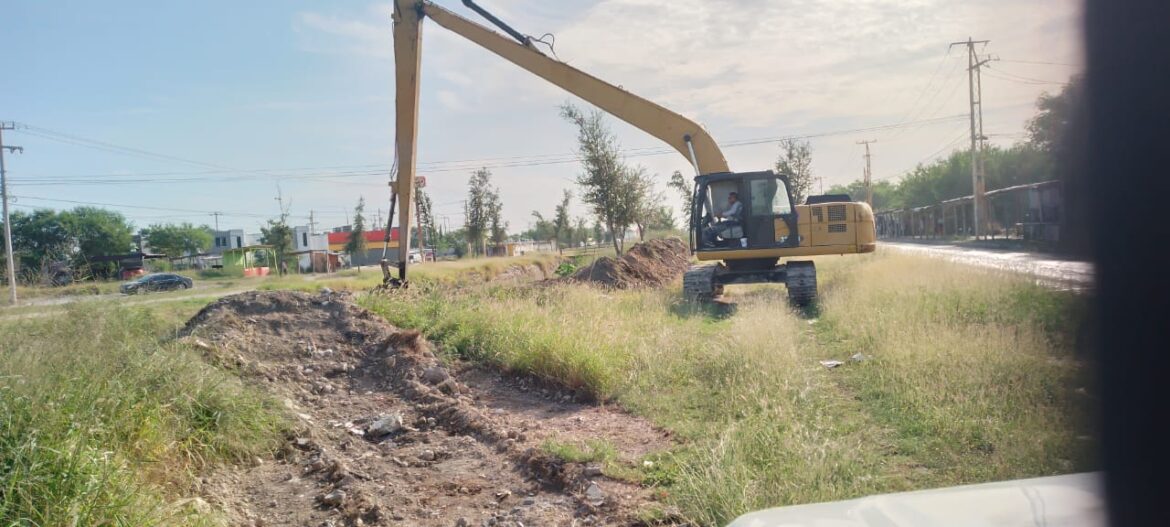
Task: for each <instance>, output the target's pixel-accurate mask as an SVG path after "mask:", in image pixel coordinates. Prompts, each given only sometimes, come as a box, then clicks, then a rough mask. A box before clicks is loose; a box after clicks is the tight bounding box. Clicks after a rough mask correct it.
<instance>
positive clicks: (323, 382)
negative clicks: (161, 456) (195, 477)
mask: <svg viewBox="0 0 1170 527" xmlns="http://www.w3.org/2000/svg"><path fill="white" fill-rule="evenodd" d="M183 338H184V339H186V340H187V341H188V342H189V343H190V344H191V345H192V346H193V347H195V348H197V349H199V350H201V351H202V352H203V353H204V355H205V356H206V357H207V358H208V359H209V360H211V361H213V362H216V363H219V364H223V365H225V366H226V367H230V368H234V369H236V370H237V371H239V372H240V373H241V375H243V376H244V377H245V378H247V379H249V380H251V381H254V382H255V384H257V385H259V386H260V387H262V388H264V389H266V390H268V391H269V392H271V393H272V394H273V395H274V396H275V397H276V398H277V399H278V400H279V399H283V401H284V405H285V406H286V407H287V408H288V409H289V411H290V413H291V414H292V415H293V416H294V417H293V418H294V419H296V420H297V424H296V426H295V433H294V434H293V436H292V437H290V438H288V441H287V443H286V444H285V446H284V447H283V448H282V449H281V451H280V452H278V453H277V455H275V456H274V457H273V458H271V459H257V460H255V462H254V463H253V464H250V466H235V467H225V468H222V469H219V470H217V471H216V472H214V473H211V474H209V475H207V476H205V477H203V478H201V479H200V484H199V486H198V488H197V489H196V491H197V492H198V494H199V496H197V497H195V499H202V500H205V501H207V502H209V503H210V504H211V505H212V506H215V507H218V508H220V509H222V510H223V511H224V513H225V515H226V516H227V518H228V521H229V524H230V525H251V526H260V525H264V526H274V525H297V526H302V525H308V526H334V527H340V526H356V525H434V526H445V527H450V526H453V525H454V526H458V525H465V526H483V525H497V526H519V525H526V526H534V525H636V524H638V520H637V518H638V513H639V511H641V510H643V509H644V508H646V507H647V506H650V505H651V502H652V495H651V491H650V490H649V489H646V488H643V487H640V486H638V485H636V484H634V483H631V482H628V481H624V480H619V479H613V478H610V477H608V476H607V475H606V474H604V469H602V468H601V467H599V466H597V465H589V464H580V463H571V462H566V461H564V460H561V459H558V458H555V457H552V456H550V455H548V454H546V453H544V452H543V451H542V450H541V449H540V448H539V447H540V445H541V444H542V443H544V442H545V441H548V440H556V441H558V442H563V443H573V444H584V443H585V441H586V440H600V441H604V442H606V443H608V444H610V445H613V447H614V448H615V449H616V450H617V451H618V452H619V463H623V464H628V465H632V466H637V465H640V463H641V460H642V458H643V457H645V456H646V455H648V454H650V453H652V452H655V451H659V450H662V449H665V448H668V447H669V446H670V439H669V437H668V436H667V434H665V433H664V432H662V431H660V430H657V429H655V428H654V427H653V426H651V425H650V424H649V423H648V422H646V421H644V420H642V419H638V418H636V417H633V416H630V415H629V414H626V413H623V412H620V411H618V410H615V409H613V408H612V407H609V408H603V407H596V406H591V405H584V404H578V403H576V402H574V400H573V395H572V394H566V393H559V392H558V391H557V390H551V389H548V388H542V387H541V386H540V385H538V384H535V383H531V382H529V381H527V380H524V379H518V378H512V377H504V376H501V375H500V374H499V373H498V372H492V371H485V370H481V369H476V368H472V367H466V368H462V369H450V368H448V367H445V366H444V365H443V364H442V363H440V361H438V359H437V358H436V357H435V355H434V353H433V352H432V349H431V346H430V344H429V343H428V342H427V341H426V340H425V339H423V338H421V337H420V335H419V334H418V333H417V332H414V331H403V330H399V329H397V328H394V327H393V326H390V325H388V324H386V323H385V322H384V321H383V320H382V319H380V318H379V317H377V316H376V315H374V314H372V313H370V312H368V311H366V310H364V309H362V308H360V307H357V306H355V305H354V304H352V303H351V302H350V299H349V297H348V296H347V295H345V294H333V293H322V294H318V295H309V294H307V293H299V292H287V291H272V292H248V293H242V294H238V295H234V296H229V297H225V298H222V299H220V300H218V301H216V302H215V303H213V304H211V305H209V306H207V307H206V308H204V309H203V310H202V311H200V312H199V313H198V314H197V315H195V317H193V318H192V319H191V320H190V321H189V322H188V323H187V326H186V327H185V328H184V330H183Z"/></svg>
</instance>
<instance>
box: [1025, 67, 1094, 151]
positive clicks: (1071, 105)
mask: <svg viewBox="0 0 1170 527" xmlns="http://www.w3.org/2000/svg"><path fill="white" fill-rule="evenodd" d="M1083 85H1084V82H1083V81H1082V79H1081V78H1080V77H1073V78H1072V80H1071V81H1069V83H1068V84H1066V85H1064V88H1062V89H1061V90H1060V93H1058V94H1056V95H1051V94H1049V93H1047V92H1045V93H1042V94H1040V97H1039V98H1038V99H1036V110H1037V113H1036V115H1035V116H1034V117H1032V119H1030V120H1029V121H1028V125H1027V128H1028V142H1029V143H1030V144H1031V145H1032V146H1034V147H1036V149H1037V150H1040V151H1041V152H1045V153H1047V154H1056V153H1057V151H1058V149H1059V148H1060V147H1061V145H1063V144H1065V143H1066V142H1067V139H1066V138H1067V136H1068V134H1069V133H1070V131H1071V130H1072V126H1071V125H1072V121H1073V116H1074V113H1075V112H1076V108H1077V107H1079V105H1080V104H1081V103H1082V102H1083V101H1084V86H1083Z"/></svg>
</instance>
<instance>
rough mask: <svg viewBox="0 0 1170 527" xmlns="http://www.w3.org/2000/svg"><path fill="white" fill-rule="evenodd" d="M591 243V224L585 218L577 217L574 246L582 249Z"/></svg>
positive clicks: (574, 229)
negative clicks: (587, 243)
mask: <svg viewBox="0 0 1170 527" xmlns="http://www.w3.org/2000/svg"><path fill="white" fill-rule="evenodd" d="M588 241H589V222H588V221H586V220H585V218H584V217H582V216H578V217H577V224H576V227H575V228H573V242H572V243H573V246H574V247H580V246H582V245H584V244H585V242H588Z"/></svg>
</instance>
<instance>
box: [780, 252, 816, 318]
mask: <svg viewBox="0 0 1170 527" xmlns="http://www.w3.org/2000/svg"><path fill="white" fill-rule="evenodd" d="M785 267H786V269H787V277H786V278H785V280H784V285H785V286H787V287H788V301H789V302H791V303H792V304H793V305H795V306H800V307H804V306H808V305H812V304H813V303H815V302H816V301H817V268H816V265H815V264H813V262H807V261H801V262H788V263H787V264H785Z"/></svg>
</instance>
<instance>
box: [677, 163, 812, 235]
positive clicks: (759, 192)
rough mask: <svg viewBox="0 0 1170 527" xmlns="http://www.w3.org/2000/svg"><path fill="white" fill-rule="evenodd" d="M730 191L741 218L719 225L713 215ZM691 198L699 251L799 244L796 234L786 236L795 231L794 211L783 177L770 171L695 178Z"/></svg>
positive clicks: (694, 229)
mask: <svg viewBox="0 0 1170 527" xmlns="http://www.w3.org/2000/svg"><path fill="white" fill-rule="evenodd" d="M732 192H735V193H736V195H737V196H738V198H739V201H740V202H741V203H742V204H743V213H742V217H741V219H740V221H739V222H736V225H731V226H729V225H726V224H720V223H718V218H717V217H716V216H717V215H718V213H721V212H723V211H724V210H725V209H726V208H727V196H728V195H729V194H731V193H732ZM695 199H696V201H695V207H694V210H693V211H692V213H693V220H694V221H693V223H692V225H693V232H692V236H693V238H692V239H693V241H694V242H697V247H698V249H699V250H710V249H717V250H727V249H744V248H767V247H784V246H788V245H795V244H798V243H799V240H798V239H797V237H795V236H790V234H791V233H795V232H797V229H796V213H795V210H794V208H793V206H792V196H791V194H790V192H789V189H788V182H787V179H785V178H784V177H783V176H778V175H776V174H775V173H773V172H771V171H767V172H751V173H741V174H718V175H714V176H700V177H699V178H696V187H695ZM713 226H717V228H718V231H717V232H716V230H715V229H716V227H713ZM712 234H714V236H712Z"/></svg>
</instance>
